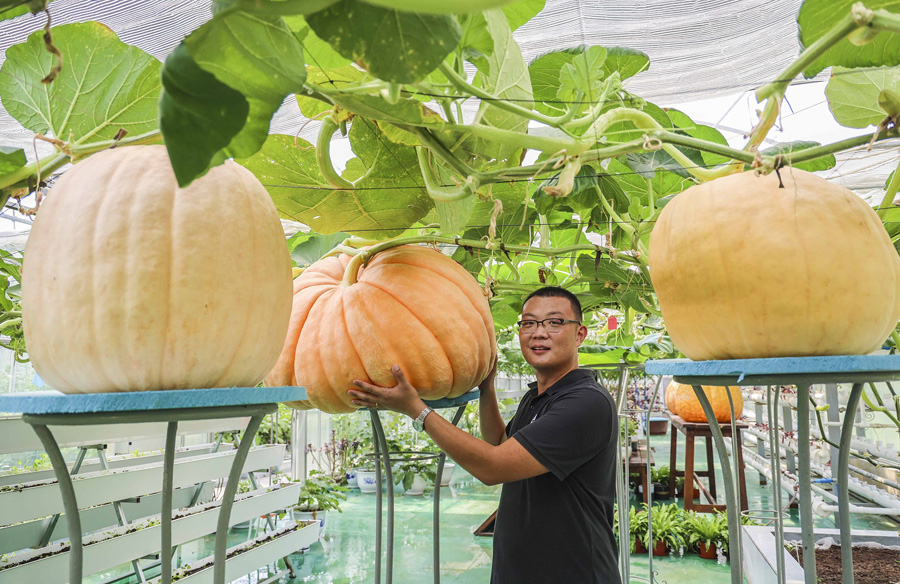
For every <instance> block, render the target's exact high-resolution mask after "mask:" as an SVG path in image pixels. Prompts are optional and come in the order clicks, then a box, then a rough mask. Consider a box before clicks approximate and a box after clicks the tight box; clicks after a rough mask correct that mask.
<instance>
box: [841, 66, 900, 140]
mask: <svg viewBox="0 0 900 584" xmlns="http://www.w3.org/2000/svg"><path fill="white" fill-rule="evenodd" d="M882 89H887V90H891V91H900V67H881V68H879V69H866V70H864V71H853V70H851V69H846V68H844V67H835V68H834V69H833V70H832V74H831V79H829V80H828V86H827V87H825V97H826V98H828V107H829V108H830V109H831V113H832V115H833V116H834V119H835V120H836V121H837V123H839V124H841V125H842V126H847V127H848V128H865V127H867V126H876V125H878V123H879V122H881V120H883V119H884V118H885V117H887V116H886V114H885V112H884V111H883V110H882V109H881V108H880V107H879V106H878V94H879V92H881V90H882Z"/></svg>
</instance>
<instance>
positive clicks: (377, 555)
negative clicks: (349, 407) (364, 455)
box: [369, 410, 393, 584]
mask: <svg viewBox="0 0 900 584" xmlns="http://www.w3.org/2000/svg"><path fill="white" fill-rule="evenodd" d="M369 414H370V417H371V418H372V436H373V439H372V444H373V448H374V451H375V561H376V562H377V564H378V565H377V566H375V584H380V583H381V543H382V533H381V507H382V506H381V503H382V501H381V499H382V492H381V491H382V489H381V442H380V441H379V440H378V434H377V433H376V432H375V419H377V417H378V412H376V411H375V410H370V411H369ZM391 487H392V488H393V485H391Z"/></svg>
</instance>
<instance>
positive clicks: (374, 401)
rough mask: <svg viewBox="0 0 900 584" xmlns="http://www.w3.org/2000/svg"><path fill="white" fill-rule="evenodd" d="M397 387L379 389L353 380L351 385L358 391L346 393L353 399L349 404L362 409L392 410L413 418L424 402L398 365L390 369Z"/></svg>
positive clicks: (358, 380)
mask: <svg viewBox="0 0 900 584" xmlns="http://www.w3.org/2000/svg"><path fill="white" fill-rule="evenodd" d="M391 372H392V373H393V374H394V378H395V379H396V380H397V385H395V386H394V387H381V386H378V385H372V384H371V383H366V382H365V381H362V380H360V379H355V380H354V381H353V385H355V386H356V387H358V388H359V389H351V390H349V391H347V393H348V394H350V395H351V396H352V397H353V400H352V401H351V402H350V403H352V404H353V405H355V406H359V407H362V408H372V409H379V410H393V411H395V412H400V413H401V414H406V415H407V416H409V417H411V418H415V417H416V416H418V415H419V413H420V412H421V411H422V410H423V409H425V402H423V401H422V399H421V398H420V397H419V392H418V391H416V388H415V387H413V386H412V384H410V383H409V381H408V380H407V379H406V375H404V373H403V371H402V370H401V369H400V366H399V365H394V366H393V367H392V368H391Z"/></svg>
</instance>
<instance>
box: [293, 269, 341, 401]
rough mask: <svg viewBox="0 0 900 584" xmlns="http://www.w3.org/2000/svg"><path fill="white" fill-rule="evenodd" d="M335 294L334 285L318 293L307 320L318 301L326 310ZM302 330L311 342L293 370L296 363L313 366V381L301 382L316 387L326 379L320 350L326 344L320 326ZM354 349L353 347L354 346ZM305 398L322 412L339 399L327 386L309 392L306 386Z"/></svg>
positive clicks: (336, 291) (296, 361)
mask: <svg viewBox="0 0 900 584" xmlns="http://www.w3.org/2000/svg"><path fill="white" fill-rule="evenodd" d="M335 294H338V289H337V288H336V287H335V288H332V289H331V290H326V291H325V292H323V293H322V294H321V295H319V296H318V297H317V298H316V300H315V302H313V305H312V306H311V307H310V309H309V313H308V315H307V320H308V316H309V315H312V314H313V311H314V310H315V306H316V305H317V304H319V303H320V302H321V303H323V304H324V305H325V310H324V312H328V310H327V306H328V304H329V302H330V300H331V299H332V298H333V297H334V295H335ZM341 296H343V295H341ZM319 310H320V311H322V307H321V306H320V307H319ZM303 330H307V331H308V332H307V337H308V338H309V337H310V336H311V337H312V338H311V341H312V342H310V343H309V349H308V350H305V355H304V358H302V359H299V360H295V365H294V371H295V374H296V371H297V366H296V363H302V364H305V365H302V366H303V367H311V368H313V369H314V371H313V372H312V373H311V374H310V377H311V378H314V380H313V383H309V381H308V380H303V381H302V383H303V385H304V386H311V387H314V388H318V387H319V381H320V380H321V379H328V374H327V372H326V371H325V364H324V363H323V358H322V352H321V350H322V348H323V347H325V346H326V345H325V344H324V343H322V342H320V340H321V331H322V327H316V326H314V327H312V328H309V329H307V328H304V329H303ZM303 330H301V334H300V335H298V338H297V341H298V342H297V346H298V348H299V347H300V342H299V341H300V337H302V336H303V334H302V333H303ZM351 344H352V343H351ZM354 350H355V347H354ZM295 355H296V353H295ZM295 358H296V357H295ZM297 382H298V384H299V383H300V382H301V380H300V379H299V376H298V379H297ZM307 400H309V402H310V403H311V404H312V405H313V406H314V407H316V408H318V409H320V410H322V411H324V412H332V411H334V410H333V408H331V405H332V404H334V403H335V401H336V400H339V398H338V397H337V396H336V395H334V392H333V391H331V388H330V386H329V387H328V388H327V389H326V390H325V391H321V392H320V391H317V390H316V389H314V390H313V391H312V392H310V391H309V389H308V388H307ZM339 405H344V404H339ZM338 411H340V410H338Z"/></svg>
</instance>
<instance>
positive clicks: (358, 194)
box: [238, 118, 432, 239]
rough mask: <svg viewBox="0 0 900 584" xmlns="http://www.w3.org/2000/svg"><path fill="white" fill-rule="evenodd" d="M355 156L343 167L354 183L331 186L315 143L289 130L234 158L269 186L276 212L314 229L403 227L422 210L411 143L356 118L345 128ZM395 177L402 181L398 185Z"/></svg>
mask: <svg viewBox="0 0 900 584" xmlns="http://www.w3.org/2000/svg"><path fill="white" fill-rule="evenodd" d="M349 136H350V144H351V147H352V148H353V151H354V152H355V153H356V155H357V157H358V158H355V159H352V160H351V161H350V162H348V164H347V169H346V170H345V171H344V174H343V176H344V178H345V179H347V180H351V181H352V180H353V179H356V182H355V183H354V185H355V186H356V187H357V188H356V189H335V188H334V187H332V186H331V185H330V184H329V183H328V182H327V181H326V180H325V178H324V177H323V176H322V173H321V172H320V171H319V167H318V164H317V163H316V153H315V149H314V148H313V147H312V146H311V145H310V144H309V143H307V142H306V141H304V140H302V139H298V138H294V137H293V136H285V135H282V134H273V135H271V136H269V139H268V140H267V141H266V143H265V144H264V145H263V148H262V150H260V152H258V153H257V154H255V155H253V156H252V157H250V158H245V159H242V160H239V161H238V162H240V163H241V164H242V165H244V166H245V167H247V168H248V169H250V170H251V171H252V172H253V173H254V174H255V175H256V176H257V178H259V179H260V180H261V181H262V183H263V185H264V186H265V187H266V188H267V189H268V191H269V194H271V195H272V199H273V200H274V201H275V205H276V207H277V208H278V210H279V212H280V213H281V214H282V215H283V216H285V217H287V218H290V219H294V220H296V221H300V222H302V223H305V224H306V225H309V226H310V227H311V228H312V229H313V230H315V231H317V232H319V233H324V234H327V233H335V232H337V231H344V232H346V233H350V234H352V235H359V236H362V237H366V238H371V239H385V238H388V237H394V236H397V235H400V234H401V233H403V231H404V230H405V229H406V228H408V227H410V226H411V225H413V224H414V223H415V222H416V221H418V220H419V219H421V218H422V217H423V216H425V214H426V213H428V211H429V210H430V209H431V207H432V201H431V199H430V198H429V197H428V195H427V194H425V192H424V188H421V187H413V186H411V185H415V184H419V183H421V182H422V178H421V176H417V175H416V174H410V172H409V169H415V168H417V161H416V154H415V151H414V150H413V149H412V148H409V147H405V146H399V145H397V144H393V143H391V142H390V141H388V140H387V139H386V138H385V137H384V135H383V134H382V133H381V132H380V131H379V130H378V127H377V126H376V124H375V123H374V122H372V121H371V120H366V119H363V118H355V119H354V121H353V125H352V126H351V128H350V132H349ZM398 183H401V185H400V186H398Z"/></svg>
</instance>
